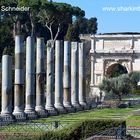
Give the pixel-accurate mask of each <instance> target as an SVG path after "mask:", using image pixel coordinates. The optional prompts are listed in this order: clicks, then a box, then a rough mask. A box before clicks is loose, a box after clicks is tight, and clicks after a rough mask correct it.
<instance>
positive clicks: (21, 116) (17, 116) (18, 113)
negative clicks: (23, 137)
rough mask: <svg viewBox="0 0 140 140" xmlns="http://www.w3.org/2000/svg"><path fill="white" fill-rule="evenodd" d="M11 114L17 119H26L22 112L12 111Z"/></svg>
mask: <svg viewBox="0 0 140 140" xmlns="http://www.w3.org/2000/svg"><path fill="white" fill-rule="evenodd" d="M13 115H14V117H15V119H16V120H17V121H25V120H26V119H27V116H26V114H25V113H24V112H13Z"/></svg>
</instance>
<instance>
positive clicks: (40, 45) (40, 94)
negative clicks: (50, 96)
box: [35, 38, 47, 117]
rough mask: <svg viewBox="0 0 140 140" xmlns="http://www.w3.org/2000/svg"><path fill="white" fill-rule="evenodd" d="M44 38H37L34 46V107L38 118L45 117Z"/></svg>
mask: <svg viewBox="0 0 140 140" xmlns="http://www.w3.org/2000/svg"><path fill="white" fill-rule="evenodd" d="M44 48H45V44H44V38H37V46H36V107H35V110H36V112H37V113H38V115H39V116H40V117H46V116H47V113H46V111H45V96H44V93H45V90H44V89H45V69H44V60H45V56H44Z"/></svg>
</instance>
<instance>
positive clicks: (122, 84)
mask: <svg viewBox="0 0 140 140" xmlns="http://www.w3.org/2000/svg"><path fill="white" fill-rule="evenodd" d="M99 88H100V90H103V91H104V92H105V93H106V94H114V95H116V96H117V97H118V99H119V100H120V101H121V100H122V96H123V95H127V94H128V93H129V92H130V90H131V82H130V78H129V75H128V74H123V75H120V76H119V77H115V78H105V79H103V81H102V83H101V84H100V85H99Z"/></svg>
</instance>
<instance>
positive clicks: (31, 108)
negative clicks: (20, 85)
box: [24, 36, 37, 118]
mask: <svg viewBox="0 0 140 140" xmlns="http://www.w3.org/2000/svg"><path fill="white" fill-rule="evenodd" d="M24 112H25V113H26V114H27V116H28V117H29V118H35V117H37V116H36V113H35V48H34V38H33V37H32V36H28V37H27V39H26V100H25V111H24Z"/></svg>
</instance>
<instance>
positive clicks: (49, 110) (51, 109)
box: [45, 106, 58, 116]
mask: <svg viewBox="0 0 140 140" xmlns="http://www.w3.org/2000/svg"><path fill="white" fill-rule="evenodd" d="M45 109H46V110H47V113H48V115H49V116H56V115H58V112H57V110H56V108H55V107H53V106H51V107H45Z"/></svg>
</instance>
